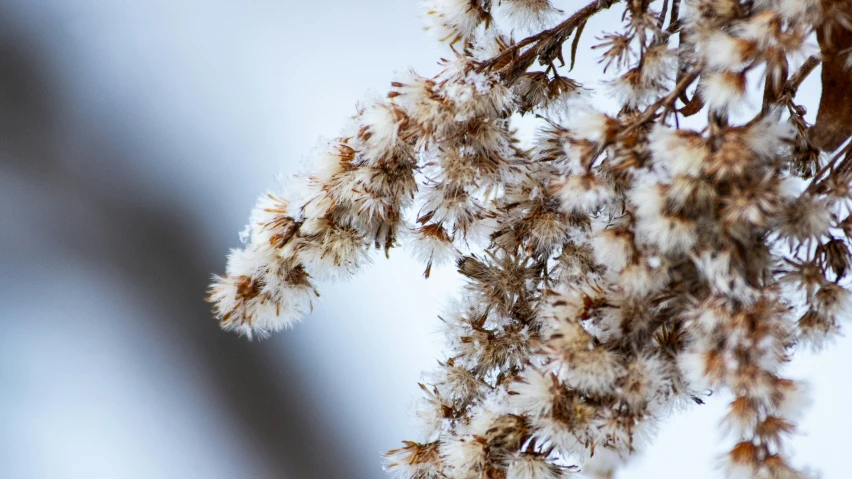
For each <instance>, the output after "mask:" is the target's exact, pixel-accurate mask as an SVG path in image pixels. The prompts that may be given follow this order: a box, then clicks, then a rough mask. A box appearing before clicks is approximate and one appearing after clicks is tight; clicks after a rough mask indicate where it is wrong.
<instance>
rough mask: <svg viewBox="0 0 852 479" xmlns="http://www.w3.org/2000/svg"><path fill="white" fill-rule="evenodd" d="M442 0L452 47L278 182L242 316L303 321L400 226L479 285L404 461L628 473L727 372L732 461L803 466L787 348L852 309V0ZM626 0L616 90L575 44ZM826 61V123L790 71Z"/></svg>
mask: <svg viewBox="0 0 852 479" xmlns="http://www.w3.org/2000/svg"><path fill="white" fill-rule="evenodd" d="M426 4H427V14H426V17H427V20H428V22H429V29H430V30H431V31H433V32H435V33H436V34H437V36H438V37H439V38H440V39H441V40H442V41H444V42H446V43H447V44H449V46H450V48H451V49H452V52H453V55H452V57H453V58H452V59H451V60H445V61H444V62H443V71H442V72H441V73H440V74H438V75H437V76H436V77H434V78H424V77H421V76H418V75H417V74H416V73H413V72H412V73H409V74H407V75H405V76H403V77H401V78H398V79H397V80H396V81H394V82H393V83H392V84H391V85H392V86H391V89H390V92H389V94H388V96H387V98H386V99H382V100H377V101H373V102H370V103H369V104H365V105H362V106H361V107H359V108H358V111H357V113H356V114H355V116H354V117H353V119H352V121H351V124H350V126H349V127H348V128H347V129H346V131H344V133H343V134H342V135H341V137H340V138H338V139H336V140H334V141H332V142H330V143H329V144H328V145H327V146H326V147H325V148H324V150H323V152H322V154H320V155H318V157H317V162H318V165H317V168H316V171H315V173H314V174H313V175H312V176H310V177H309V178H307V179H305V180H304V183H306V184H305V185H303V186H305V188H300V190H304V191H301V192H300V193H298V194H297V193H295V192H288V195H287V196H286V197H279V196H277V195H272V194H268V195H264V196H262V197H261V198H260V200H259V202H258V204H257V206H256V207H255V209H254V211H253V213H252V215H251V220H250V225H249V231H248V234H247V242H246V246H245V247H244V248H243V249H239V250H234V251H233V252H232V253H231V256H230V258H229V261H228V267H227V274H226V275H225V276H222V277H216V278H215V281H214V284H213V285H212V286H211V289H210V301H212V302H213V303H214V305H215V311H216V315H217V316H218V318H219V320H220V321H221V325H222V327H223V328H225V329H228V330H234V331H237V332H239V333H241V334H245V335H248V336H252V335H256V336H266V335H267V334H269V333H270V332H272V331H276V330H279V329H282V328H286V327H289V326H291V325H292V324H293V323H294V322H296V321H298V320H299V319H300V318H301V317H302V316H303V315H304V314H305V313H306V312H308V311H309V310H310V308H311V302H312V300H313V299H314V298H315V297H316V295H317V293H316V289H315V282H316V281H317V280H320V279H324V278H333V277H337V276H345V275H350V274H353V273H355V272H356V270H358V269H359V268H360V267H361V266H362V265H364V264H366V263H368V262H369V256H370V250H371V249H382V250H385V252H387V250H389V249H390V248H392V247H396V246H398V245H399V244H400V243H402V242H403V239H404V240H405V241H404V242H407V243H409V244H411V245H412V247H413V248H414V250H415V251H416V253H417V254H418V256H419V257H420V258H422V260H423V262H424V263H425V268H426V272H425V275H426V276H427V277H428V275H429V272H430V269H431V267H432V266H433V265H436V264H439V263H446V262H453V261H454V262H456V264H457V266H458V270H459V272H460V273H461V274H462V275H463V276H464V277H466V279H467V285H466V287H465V289H464V291H463V292H462V294H461V297H460V298H459V299H458V301H457V302H456V303H455V305H454V307H453V309H452V311H451V314H449V315H447V316H446V317H443V318H442V320H443V323H444V327H445V330H446V337H447V353H446V357H445V358H444V360H443V361H442V362H440V363H439V367H438V368H437V370H436V371H434V373H433V374H431V375H430V376H429V377H430V380H429V384H422V385H421V387H422V389H423V399H422V403H421V404H420V405H419V409H418V416H419V417H420V418H421V420H422V422H423V429H424V433H423V437H422V438H419V439H420V441H419V442H411V441H406V442H404V443H403V445H402V447H400V448H399V449H396V450H393V451H390V452H389V453H388V454H387V465H386V467H387V470H388V471H389V472H390V473H391V474H392V475H394V477H399V478H404V479H438V478H453V479H471V478H494V479H496V478H506V479H553V478H561V477H566V476H568V475H571V474H575V473H576V474H582V475H585V476H587V477H601V478H610V477H613V476H614V474H615V471H616V470H617V469H618V468H619V467H621V466H622V465H623V464H624V463H626V462H627V461H628V460H629V459H630V458H631V456H632V455H633V454H634V452H635V451H637V450H641V449H643V448H646V447H648V446H649V445H650V443H651V441H652V439H653V436H654V432H655V426H656V424H657V423H658V421H660V420H661V419H662V418H664V417H666V416H667V415H668V414H670V413H671V412H673V411H678V410H682V409H683V408H684V407H685V406H688V405H690V404H694V403H701V402H702V401H701V397H703V396H704V395H705V394H706V393H707V391H727V392H729V393H730V394H731V395H732V397H733V398H734V399H733V401H732V402H731V404H730V406H729V409H728V413H727V416H726V417H725V418H724V425H725V427H726V430H727V431H728V433H729V434H730V436H731V437H732V438H733V439H734V440H735V443H736V445H735V446H734V447H733V448H732V449H731V450H730V452H729V453H728V454H727V455H726V456H725V458H724V461H723V462H724V467H725V470H724V475H725V477H733V478H738V477H742V478H761V479H763V478H766V479H769V478H778V479H788V478H789V479H792V478H802V477H806V475H805V474H804V473H803V472H801V471H797V470H796V469H794V468H793V467H792V466H791V465H790V458H789V457H788V455H787V449H786V448H785V442H786V441H787V438H788V436H789V435H790V434H791V433H793V432H794V431H795V428H796V420H797V418H798V415H799V414H800V412H801V409H802V407H803V404H804V403H805V397H806V393H805V389H804V386H803V385H802V384H800V383H799V382H796V381H793V380H790V379H788V378H785V377H783V376H782V374H781V368H782V366H783V365H784V364H785V363H787V362H788V361H790V360H791V359H792V358H793V356H794V355H795V353H796V351H797V350H800V349H802V348H803V347H817V348H818V347H820V346H822V345H823V344H824V343H825V342H826V341H828V340H830V339H831V338H832V337H833V336H834V335H836V334H837V333H838V331H839V328H840V325H841V322H842V321H843V320H844V319H845V318H846V317H847V316H848V314H849V298H850V293H849V282H848V277H847V273H848V272H849V269H850V250H849V246H850V245H849V243H850V236H852V215H850V213H852V193H850V180H852V154H851V153H850V151H852V146H850V143H849V142H848V141H847V140H848V137H849V136H850V134H852V88H850V87H849V85H850V83H849V81H850V73H849V72H850V70H849V68H850V65H852V56H851V55H850V51H852V31H850V28H851V27H852V4H850V2H848V1H831V0H822V1H818V0H748V1H746V0H743V1H740V0H683V1H680V0H661V1H655V2H652V1H650V0H627V1H625V2H622V3H621V4H619V2H618V0H602V1H597V0H596V1H593V2H592V3H590V4H588V5H586V6H584V7H583V8H580V9H579V10H577V11H575V12H569V13H565V12H563V11H560V10H556V9H555V8H554V7H553V6H552V5H551V3H550V2H549V1H548V0H502V1H492V0H427V1H426ZM622 6H623V8H624V13H623V15H622V16H621V22H622V24H621V25H620V27H619V28H617V31H614V32H598V33H597V34H596V37H595V38H597V39H598V40H597V42H598V43H597V44H596V45H595V46H594V48H593V49H592V53H593V54H595V55H599V56H600V63H601V67H600V68H601V70H602V71H604V70H605V71H606V72H608V73H609V74H615V75H616V76H615V77H614V79H613V80H612V81H611V82H609V83H608V84H607V86H606V87H605V88H606V89H607V90H606V92H605V94H607V95H610V96H611V97H613V98H617V99H618V101H619V102H620V105H621V108H620V109H619V110H617V111H616V112H614V113H612V114H605V113H604V112H602V111H600V110H599V109H596V108H595V106H594V105H593V104H592V103H593V102H591V101H589V98H591V97H592V96H593V95H592V93H593V92H591V91H590V90H589V89H588V88H585V87H583V86H581V85H579V84H578V83H577V82H576V81H574V80H572V79H571V78H570V65H569V63H571V64H573V61H574V57H575V56H576V55H578V54H581V53H579V52H578V51H577V50H578V45H579V39H580V36H581V34H582V33H583V30H584V26H585V25H586V22H587V20H588V19H589V18H591V17H592V16H594V15H596V14H598V13H599V12H601V11H603V10H607V9H610V8H620V7H622ZM548 26H550V28H547V27H548ZM519 32H523V33H521V35H526V36H523V37H522V38H521V39H520V40H516V39H515V38H514V37H515V36H516V35H518V34H519ZM587 34H588V32H587ZM814 37H815V38H816V42H815V41H814V40H813V38H814ZM569 42H570V43H569ZM817 45H818V48H817ZM566 56H567V57H569V58H568V59H567V60H566V58H565V57H566ZM821 62H822V63H823V67H822V85H823V96H822V99H821V101H820V104H819V112H818V114H817V117H816V118H817V120H816V124H815V125H809V124H808V122H807V121H806V120H805V117H804V115H805V112H806V109H805V105H802V104H800V102H799V101H798V100H797V98H796V93H797V90H798V88H799V86H800V84H801V83H802V82H803V80H804V79H805V77H807V75H808V74H809V73H811V72H812V71H813V70H814V69H815V68H816V67H817V66H819V64H820V63H821ZM748 100H751V105H752V107H749V106H748V104H749V101H748ZM744 105H745V106H744ZM522 115H527V116H528V117H529V116H535V118H536V119H537V120H535V121H537V122H538V125H539V130H538V132H537V136H536V140H535V142H534V144H532V146H531V147H529V148H525V147H523V146H521V145H522V143H521V142H520V141H519V139H518V138H517V137H516V133H515V131H514V129H513V126H512V125H513V122H515V121H516V120H517V119H518V118H519V117H520V116H522ZM686 124H689V125H691V127H690V128H687V127H686V126H685V125H686ZM844 145H845V146H844ZM838 149H839V150H838ZM836 150H837V151H836Z"/></svg>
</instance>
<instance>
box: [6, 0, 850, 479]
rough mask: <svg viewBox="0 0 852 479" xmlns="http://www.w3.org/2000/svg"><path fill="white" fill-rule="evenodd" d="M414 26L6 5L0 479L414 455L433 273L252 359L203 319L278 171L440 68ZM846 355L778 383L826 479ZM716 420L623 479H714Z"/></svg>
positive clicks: (231, 11)
mask: <svg viewBox="0 0 852 479" xmlns="http://www.w3.org/2000/svg"><path fill="white" fill-rule="evenodd" d="M561 3H562V4H564V5H563V6H565V7H566V8H567V9H570V10H573V9H576V8H577V6H578V5H579V4H580V3H581V2H572V1H566V2H561ZM582 3H584V2H582ZM418 7H419V2H417V1H414V0H410V1H409V0H407V1H399V0H370V1H363V2H352V1H343V0H335V1H327V2H295V1H292V0H254V1H243V0H3V1H2V2H0V208H2V209H0V211H2V213H0V214H2V220H0V246H2V253H0V321H2V332H1V333H0V478H14V479H18V478H27V479H29V478H38V479H42V478H44V479H52V478H61V479H65V478H134V479H135V478H241V477H252V478H257V479H260V478H308V479H313V478H381V477H384V473H383V472H382V471H381V460H380V453H382V452H384V451H386V450H387V449H390V448H392V447H396V445H397V444H399V441H400V440H402V439H418V431H417V426H416V423H415V421H414V419H413V418H412V417H411V415H410V405H411V402H412V399H413V398H414V397H415V396H416V395H417V392H418V388H417V385H416V383H417V381H418V380H419V379H420V372H421V371H423V370H428V369H430V368H431V367H432V365H433V364H434V361H435V359H437V358H439V357H440V351H441V340H442V338H441V336H440V334H439V333H437V331H438V330H439V321H438V320H437V318H436V315H437V314H439V312H440V310H441V304H442V302H443V301H445V299H446V298H449V297H450V296H451V295H452V293H453V292H454V291H455V290H456V289H457V287H458V286H459V284H460V281H459V279H458V277H457V276H456V274H455V273H454V271H452V268H444V269H438V270H436V271H433V274H432V278H431V279H429V280H424V279H423V278H422V276H421V273H422V266H421V265H419V264H416V263H415V262H413V261H412V260H411V259H410V258H409V257H408V256H407V255H406V254H405V252H404V251H396V252H393V253H392V257H391V259H390V260H389V261H388V260H385V259H384V258H381V257H377V258H376V264H375V265H373V266H372V267H370V268H368V269H367V270H366V271H365V272H363V273H362V274H361V275H360V276H358V277H357V278H356V279H354V280H353V281H351V282H348V283H342V284H335V285H328V284H326V285H323V288H322V293H323V301H321V302H320V303H319V304H318V305H317V307H316V308H315V310H314V313H313V314H312V315H311V316H310V317H309V318H307V319H306V321H305V322H304V323H303V324H301V325H299V326H297V327H296V328H295V329H294V330H292V331H288V332H286V333H282V334H277V335H274V336H273V337H272V338H270V339H268V340H265V341H260V342H253V343H249V342H248V341H246V340H245V339H243V338H239V337H237V336H235V335H232V334H226V333H223V332H221V331H220V330H219V329H218V327H217V324H216V322H215V321H214V320H213V318H212V316H211V313H210V307H209V305H208V304H207V303H205V302H204V301H203V298H204V296H205V290H206V287H207V284H208V282H209V278H210V275H211V273H214V272H222V271H223V270H224V265H225V256H226V253H227V251H228V249H229V248H233V247H237V246H239V241H238V237H237V232H238V231H240V230H241V229H242V227H243V225H244V224H245V222H246V221H247V217H248V212H249V210H250V208H251V206H252V204H253V203H254V200H255V198H256V197H257V195H258V194H259V193H261V192H263V191H264V190H266V189H268V188H275V187H276V186H277V183H276V180H275V177H276V175H277V174H283V175H288V174H291V173H293V172H296V171H300V170H302V169H303V166H302V164H303V158H304V157H305V156H306V155H307V154H308V153H309V151H310V150H311V148H312V147H313V146H314V145H315V144H316V143H317V139H318V138H319V137H321V136H325V137H333V136H334V135H335V134H336V133H337V132H338V131H339V129H340V128H341V126H342V125H343V123H344V121H345V119H346V117H347V116H348V115H350V114H351V113H352V112H353V111H354V104H355V101H356V100H358V99H360V98H363V97H364V96H365V94H366V93H367V92H368V91H369V90H373V91H376V92H383V91H386V89H387V86H388V83H389V81H390V80H391V79H392V77H393V75H394V72H395V71H399V70H401V69H404V68H408V67H414V68H416V69H417V70H418V71H419V72H420V73H422V74H432V73H435V72H437V70H438V67H437V64H436V61H437V59H438V58H439V57H440V56H441V55H447V54H448V53H447V52H446V51H442V50H441V49H439V48H438V47H437V46H436V44H435V42H434V41H433V40H432V39H430V38H429V37H428V36H427V35H426V34H425V33H424V32H423V31H422V29H421V24H420V21H419V9H418ZM614 13H615V14H616V15H617V12H614ZM613 18H614V19H616V20H617V16H615V17H613V16H610V18H609V19H606V18H601V19H600V20H598V21H599V22H601V23H600V24H599V25H597V26H598V27H602V26H604V27H605V26H606V23H605V22H607V21H612V20H613ZM592 27H593V26H592V25H591V24H590V26H588V27H587V30H586V31H587V32H591V31H596V30H592ZM609 28H612V27H611V26H609ZM597 31H599V30H597ZM592 41H594V40H593V35H589V34H588V33H587V35H586V39H585V42H586V43H588V42H592ZM581 45H583V44H581ZM581 51H582V49H581ZM583 62H585V63H583ZM577 71H578V75H579V76H583V75H584V74H585V75H587V76H589V77H590V78H593V77H595V76H597V72H598V71H599V70H598V69H597V66H596V65H595V62H594V58H592V57H591V56H590V55H589V56H586V57H582V56H581V57H580V59H579V60H578V68H577ZM815 76H816V75H814V77H815ZM807 88H810V90H808V91H809V92H810V93H809V94H811V95H814V97H815V98H816V95H818V86H817V85H813V84H811V85H810V86H809V87H807ZM850 351H852V343H850V341H849V340H848V338H847V339H843V340H841V341H838V343H837V344H835V345H834V346H832V347H831V348H829V349H828V350H827V351H825V352H824V353H823V354H821V355H820V356H818V357H810V356H808V357H805V358H803V361H802V362H801V363H800V364H798V365H796V366H795V368H793V369H791V374H793V375H794V376H795V377H804V378H807V379H808V380H809V381H810V382H811V383H812V385H813V390H814V396H815V400H816V406H815V407H813V408H811V410H810V411H809V413H808V416H807V418H806V420H805V422H804V423H803V428H802V429H803V432H804V433H806V434H804V435H801V436H799V437H797V439H796V441H794V446H795V448H796V452H797V453H798V457H799V459H800V462H802V463H809V464H812V465H814V466H817V467H819V468H820V469H822V470H823V472H824V477H826V478H843V477H848V475H847V474H848V465H847V462H846V460H845V459H846V458H845V456H844V454H845V450H846V446H845V444H847V441H848V432H849V430H850V428H852V413H850V412H849V408H848V407H847V402H848V397H849V394H850V392H852V387H850V385H849V377H850V376H849V370H848V365H849V364H850V362H851V361H852V352H850ZM723 407H724V399H723V398H710V399H709V401H708V405H707V406H704V407H701V408H696V409H694V410H692V411H691V412H690V413H689V414H684V415H680V416H677V417H676V418H674V419H673V420H671V421H670V422H669V423H668V424H667V425H666V426H665V427H664V428H663V429H662V431H661V433H660V437H659V439H658V442H657V444H656V445H655V447H654V448H652V449H651V450H650V451H649V452H648V453H647V454H645V455H644V456H642V457H640V458H639V459H638V460H637V461H636V463H635V465H634V467H632V468H631V469H630V470H629V471H627V472H625V473H624V474H623V475H622V476H620V477H623V478H628V479H629V478H642V477H656V478H681V477H689V478H710V477H721V474H720V473H719V472H718V471H714V469H713V461H714V459H715V457H716V455H717V454H718V453H719V452H720V451H722V450H723V446H722V444H721V443H720V441H719V437H720V436H719V433H718V432H717V427H716V426H717V423H718V420H719V418H720V417H721V414H722V409H723Z"/></svg>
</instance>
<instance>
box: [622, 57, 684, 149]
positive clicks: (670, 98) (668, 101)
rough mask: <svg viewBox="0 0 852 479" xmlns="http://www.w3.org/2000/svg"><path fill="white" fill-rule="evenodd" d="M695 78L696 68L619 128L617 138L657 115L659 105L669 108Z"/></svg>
mask: <svg viewBox="0 0 852 479" xmlns="http://www.w3.org/2000/svg"><path fill="white" fill-rule="evenodd" d="M696 78H698V72H697V69H696V71H691V72H689V73H688V74H687V75H686V76H684V77H683V78H681V79H680V81H679V82H678V84H677V85H676V86H675V88H674V89H673V90H672V91H671V92H670V93H669V94H668V95H666V96H665V97H663V98H660V99H659V100H657V101H656V102H655V103H654V104H653V105H651V106H649V107H648V108H646V109H645V111H644V112H642V115H641V116H639V118H637V119H636V120H635V121H633V122H632V123H631V124H629V125H627V126H626V127H625V128H624V129H623V130H621V131H620V132H619V133H618V136H617V138H619V139H622V138H624V137H625V136H627V134H628V133H630V132H632V131H633V130H635V129H636V128H637V127H639V126H641V125H643V124H645V123H647V122H648V121H650V120H651V119H652V118H654V117H655V116H657V110H658V109H659V108H660V107H661V106H665V107H666V110H668V109H670V108H671V106H672V105H673V104H674V102H675V101H677V97H678V96H679V95H680V94H681V93H682V92H684V91H686V89H687V88H689V85H691V84H692V82H694V81H695V79H696Z"/></svg>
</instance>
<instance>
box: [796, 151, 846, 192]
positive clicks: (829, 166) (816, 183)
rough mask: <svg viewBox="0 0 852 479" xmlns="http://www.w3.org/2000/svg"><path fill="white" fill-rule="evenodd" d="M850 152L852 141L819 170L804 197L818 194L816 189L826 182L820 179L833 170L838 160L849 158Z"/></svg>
mask: <svg viewBox="0 0 852 479" xmlns="http://www.w3.org/2000/svg"><path fill="white" fill-rule="evenodd" d="M850 152H852V141H850V142H849V143H847V144H846V146H845V147H844V148H843V149H842V150H840V152H838V153H837V154H836V155H834V157H833V158H832V159H831V160H830V161H829V162H828V163H826V164H825V166H823V167H822V168H820V169H819V171H817V172H816V174H815V175H814V178H813V180H811V184H809V185H808V187H807V188H806V189H805V191H804V192H803V193H802V194H803V195H804V194H807V193H816V188H817V187H818V186H819V185H820V184H821V183H822V182H823V181H824V180H825V178H820V176H822V175H824V174H825V173H826V172H827V171H828V170H829V169H833V167H834V164H835V163H837V160H839V159H840V158H842V157H848V154H849V153H850ZM826 178H827V177H826Z"/></svg>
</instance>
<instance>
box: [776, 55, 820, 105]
mask: <svg viewBox="0 0 852 479" xmlns="http://www.w3.org/2000/svg"><path fill="white" fill-rule="evenodd" d="M820 62H821V60H820V58H819V57H818V56H817V55H811V56H809V57H808V59H807V60H805V63H803V64H802V66H801V67H799V69H798V70H796V73H794V74H793V75H792V76H791V77H790V78H788V79H787V83H786V84H785V85H784V89H783V90H782V91H783V92H784V94H785V95H789V97H790V99H792V98H793V97H795V96H796V92H797V91H799V86H801V85H802V82H803V81H805V78H807V77H808V75H810V74H811V72H812V71H814V69H815V68H816V67H817V65H819V64H820Z"/></svg>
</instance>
